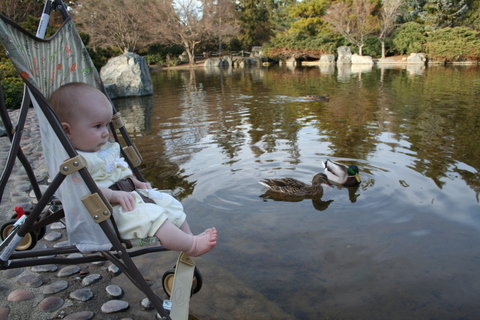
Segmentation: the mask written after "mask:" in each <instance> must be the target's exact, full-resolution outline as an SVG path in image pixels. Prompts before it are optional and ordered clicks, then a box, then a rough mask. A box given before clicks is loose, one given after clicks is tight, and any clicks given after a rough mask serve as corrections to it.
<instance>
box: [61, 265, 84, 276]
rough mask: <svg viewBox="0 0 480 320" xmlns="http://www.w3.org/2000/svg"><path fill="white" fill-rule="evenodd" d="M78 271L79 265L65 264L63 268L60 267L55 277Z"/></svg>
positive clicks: (69, 274)
mask: <svg viewBox="0 0 480 320" xmlns="http://www.w3.org/2000/svg"><path fill="white" fill-rule="evenodd" d="M79 272H80V267H79V266H66V267H65V268H62V269H61V270H60V271H59V272H58V274H57V277H60V278H62V277H68V276H71V275H72V274H75V273H79Z"/></svg>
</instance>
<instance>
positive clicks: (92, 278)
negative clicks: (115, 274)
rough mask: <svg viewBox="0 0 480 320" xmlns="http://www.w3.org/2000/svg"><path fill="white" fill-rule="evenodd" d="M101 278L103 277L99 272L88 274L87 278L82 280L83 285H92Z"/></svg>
mask: <svg viewBox="0 0 480 320" xmlns="http://www.w3.org/2000/svg"><path fill="white" fill-rule="evenodd" d="M100 279H102V276H101V275H99V274H98V273H94V274H89V275H88V276H86V277H85V278H83V280H82V286H86V287H87V286H90V285H92V284H94V283H96V282H98V281H100Z"/></svg>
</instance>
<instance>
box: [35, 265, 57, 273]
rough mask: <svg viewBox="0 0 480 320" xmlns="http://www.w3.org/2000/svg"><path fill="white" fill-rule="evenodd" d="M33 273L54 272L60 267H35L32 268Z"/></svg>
mask: <svg viewBox="0 0 480 320" xmlns="http://www.w3.org/2000/svg"><path fill="white" fill-rule="evenodd" d="M30 270H32V271H33V272H37V273H40V272H54V271H57V270H58V267H57V266H56V265H55V264H44V265H41V266H33V267H31V268H30Z"/></svg>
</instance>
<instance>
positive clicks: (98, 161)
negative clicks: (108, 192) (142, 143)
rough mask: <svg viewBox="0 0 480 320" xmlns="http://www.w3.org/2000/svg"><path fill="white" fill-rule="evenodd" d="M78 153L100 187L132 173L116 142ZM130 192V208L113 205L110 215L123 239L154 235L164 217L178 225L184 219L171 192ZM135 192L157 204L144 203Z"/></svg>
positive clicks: (179, 205)
mask: <svg viewBox="0 0 480 320" xmlns="http://www.w3.org/2000/svg"><path fill="white" fill-rule="evenodd" d="M78 153H79V154H80V155H81V156H82V157H84V158H85V160H86V161H87V169H88V171H89V172H90V174H91V175H92V177H93V179H94V180H95V182H96V183H97V185H98V186H99V187H104V188H108V187H110V186H111V185H112V184H114V183H115V182H117V181H119V180H122V179H126V178H130V177H132V171H131V170H130V169H129V168H128V164H127V163H126V162H125V160H124V159H123V158H121V157H120V145H119V144H118V143H116V142H114V143H112V142H108V143H107V144H105V145H104V146H103V147H102V148H101V150H99V151H97V152H84V151H78ZM132 192H133V193H134V194H135V197H136V198H137V202H136V204H135V208H134V209H133V210H132V211H123V209H122V207H121V206H120V205H114V206H113V216H114V218H115V222H116V224H117V227H118V230H119V232H120V235H121V236H122V238H123V239H127V240H128V239H143V238H146V237H153V236H154V235H155V233H156V232H157V230H158V228H160V226H161V225H162V224H163V223H164V222H165V220H167V219H168V220H170V222H172V223H173V224H174V225H175V226H177V227H180V226H181V225H182V224H183V223H184V222H185V219H186V215H185V212H184V211H183V206H182V204H181V203H180V202H179V201H178V200H177V199H175V198H174V197H172V196H171V195H169V194H167V193H163V192H158V191H156V190H137V191H132ZM138 192H142V193H143V194H144V195H147V196H148V197H149V198H151V199H152V200H154V201H155V203H156V204H153V203H145V202H144V201H143V200H142V198H141V197H140V195H139V194H138Z"/></svg>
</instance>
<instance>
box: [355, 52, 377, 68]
mask: <svg viewBox="0 0 480 320" xmlns="http://www.w3.org/2000/svg"><path fill="white" fill-rule="evenodd" d="M352 64H370V65H373V59H372V57H370V56H360V55H358V54H356V53H355V54H353V55H352Z"/></svg>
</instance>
